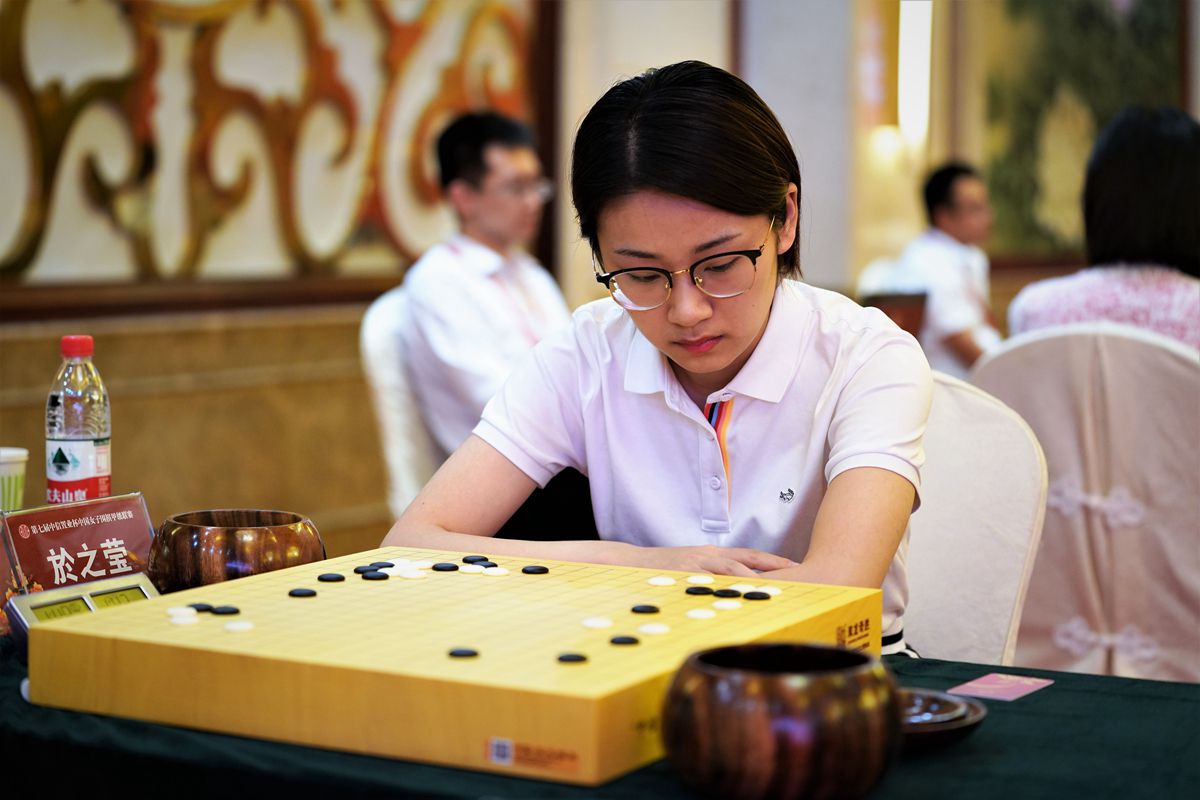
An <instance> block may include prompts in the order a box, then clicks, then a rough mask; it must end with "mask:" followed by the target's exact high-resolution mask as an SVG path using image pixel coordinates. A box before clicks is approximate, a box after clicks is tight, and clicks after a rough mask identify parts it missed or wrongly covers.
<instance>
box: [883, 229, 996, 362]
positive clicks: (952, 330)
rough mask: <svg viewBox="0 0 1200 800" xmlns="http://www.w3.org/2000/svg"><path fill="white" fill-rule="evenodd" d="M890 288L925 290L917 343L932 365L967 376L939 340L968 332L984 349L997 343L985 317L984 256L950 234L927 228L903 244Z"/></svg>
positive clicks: (986, 283) (954, 356)
mask: <svg viewBox="0 0 1200 800" xmlns="http://www.w3.org/2000/svg"><path fill="white" fill-rule="evenodd" d="M889 281H890V283H891V284H892V285H893V290H894V291H913V290H920V291H924V292H926V298H925V322H924V324H923V325H922V327H921V346H922V347H924V348H925V355H926V357H927V358H928V359H929V364H930V366H931V367H932V368H933V369H936V370H939V371H940V372H945V373H948V374H950V375H953V376H955V377H957V378H962V379H964V380H965V379H966V377H967V373H968V372H969V367H967V366H966V365H965V364H963V363H962V361H961V360H959V358H958V356H957V355H955V353H954V351H952V350H951V349H950V348H948V347H946V345H945V344H943V341H944V340H945V338H946V337H947V336H952V335H954V334H956V333H961V332H962V331H970V332H971V336H972V338H973V339H974V340H975V343H976V344H977V345H979V347H980V348H981V349H982V350H983V351H984V352H987V351H989V350H994V349H995V348H996V347H997V346H998V345H999V344H1000V333H999V331H997V330H996V329H995V328H993V327H992V326H991V325H990V324H989V323H988V321H987V308H988V295H989V292H990V288H989V281H988V258H987V254H986V253H984V252H983V251H982V250H980V249H979V248H978V247H975V246H973V245H969V244H963V243H962V242H960V241H958V240H957V239H955V238H954V237H953V236H950V235H949V234H947V233H945V232H944V231H941V230H938V229H937V228H930V229H929V230H927V231H925V232H924V233H922V234H921V235H920V236H918V237H917V238H916V239H913V240H912V241H911V242H909V244H908V246H907V247H906V248H904V253H903V254H902V255H901V256H900V260H899V261H898V262H896V266H895V267H894V269H893V271H892V274H891V276H890V278H889Z"/></svg>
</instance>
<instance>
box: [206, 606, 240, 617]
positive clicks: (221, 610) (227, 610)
mask: <svg viewBox="0 0 1200 800" xmlns="http://www.w3.org/2000/svg"><path fill="white" fill-rule="evenodd" d="M212 613H214V614H220V615H221V616H223V617H224V616H229V615H232V614H240V613H242V612H241V609H239V608H238V607H237V606H214V607H213V610H212Z"/></svg>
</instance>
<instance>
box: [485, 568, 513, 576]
mask: <svg viewBox="0 0 1200 800" xmlns="http://www.w3.org/2000/svg"><path fill="white" fill-rule="evenodd" d="M483 574H484V575H507V574H508V570H506V569H505V568H504V567H484V568H483Z"/></svg>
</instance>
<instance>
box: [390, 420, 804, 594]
mask: <svg viewBox="0 0 1200 800" xmlns="http://www.w3.org/2000/svg"><path fill="white" fill-rule="evenodd" d="M536 486H537V484H536V483H535V482H534V481H533V479H531V478H530V477H529V476H528V475H526V474H525V473H524V472H522V471H521V470H520V469H518V468H517V466H516V465H515V464H513V463H512V462H511V461H509V460H508V459H507V458H505V457H504V456H502V455H501V454H500V451H498V450H497V449H496V448H494V447H492V446H491V445H490V444H488V443H487V442H485V441H483V440H482V439H480V438H479V437H477V436H469V437H468V438H467V441H465V442H464V443H463V445H462V447H460V448H458V450H456V451H455V452H454V454H453V455H451V456H450V458H448V459H447V460H446V463H444V464H443V465H442V467H441V468H440V469H439V470H438V471H437V473H436V474H434V476H433V478H432V479H430V481H429V483H428V484H426V486H425V488H424V489H422V490H421V493H420V494H418V495H417V498H416V499H415V500H413V502H412V503H411V504H410V505H409V507H408V508H407V509H405V511H404V513H403V514H402V515H401V516H400V519H399V520H397V521H396V524H395V525H393V526H392V529H391V530H390V531H388V534H387V536H385V537H384V539H383V545H384V546H388V545H398V546H403V547H416V548H428V549H436V550H452V551H459V552H474V551H478V550H481V549H482V550H485V551H486V553H485V554H486V555H501V556H504V555H508V556H526V557H531V558H548V559H554V560H557V561H585V562H591V563H597V564H619V565H625V566H638V567H652V568H657V569H669V570H682V571H696V572H715V573H718V574H724V575H742V576H747V577H749V576H752V575H754V574H755V573H754V570H772V569H784V568H786V567H790V566H795V562H793V561H791V560H789V559H786V558H783V557H781V556H776V555H772V554H770V553H763V552H761V551H758V550H750V549H747V548H718V547H712V546H698V547H638V546H637V545H632V544H626V543H624V542H614V541H562V542H531V541H525V540H521V539H495V538H491V537H493V536H494V534H495V533H496V531H497V530H499V529H500V526H501V525H503V524H504V522H505V521H506V520H507V519H508V518H509V517H510V516H512V514H513V513H514V512H515V511H516V510H517V509H518V508H519V507H520V505H521V504H522V503H523V502H525V500H526V498H528V497H529V495H530V494H531V493H532V492H533V490H534V488H536ZM481 539H484V540H485V541H481Z"/></svg>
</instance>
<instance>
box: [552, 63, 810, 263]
mask: <svg viewBox="0 0 1200 800" xmlns="http://www.w3.org/2000/svg"><path fill="white" fill-rule="evenodd" d="M789 183H794V184H796V187H797V189H799V187H800V165H799V164H798V163H797V161H796V152H795V150H793V149H792V145H791V143H790V142H789V141H788V138H787V134H785V133H784V132H783V127H782V126H781V125H780V124H779V120H777V119H776V118H775V114H774V113H772V112H771V109H770V108H768V107H767V104H766V103H764V102H763V100H762V98H761V97H759V96H758V94H757V93H755V91H754V90H753V89H751V88H750V87H749V86H748V85H746V83H745V82H744V81H742V80H741V79H740V78H737V77H735V76H734V75H731V74H729V73H728V72H726V71H725V70H722V69H718V68H716V67H713V66H710V65H708V64H704V63H702V62H700V61H682V62H680V63H678V64H671V65H670V66H666V67H661V68H658V69H651V70H647V71H646V72H644V73H642V74H641V75H638V76H637V77H635V78H630V79H629V80H626V81H622V82H621V83H618V84H617V85H616V86H613V87H612V88H611V89H609V90H608V91H607V92H605V93H604V96H603V97H601V98H600V99H599V100H598V101H596V104H595V105H594V106H592V110H591V111H589V112H588V114H587V116H586V117H584V119H583V123H582V124H581V125H580V126H579V133H578V134H576V136H575V152H574V157H573V165H572V168H571V194H572V199H573V200H574V202H575V210H576V211H577V212H578V214H579V229H580V233H581V234H582V235H583V236H584V237H586V238H587V240H588V242H589V243H590V244H591V246H592V252H593V253H595V254H596V255H597V257H599V253H600V244H599V241H598V240H597V238H596V226H597V223H598V221H599V217H600V212H601V211H603V210H604V208H605V206H607V205H608V204H609V203H611V202H612V201H613V200H616V199H618V198H621V197H625V196H627V195H630V194H633V193H634V192H636V191H639V190H642V189H654V190H657V191H660V192H665V193H667V194H673V195H678V196H680V197H686V198H688V199H690V200H696V201H699V202H701V203H705V204H707V205H710V206H712V207H713V208H719V209H721V210H722V211H728V212H730V213H733V214H741V215H743V216H753V215H756V214H766V215H768V216H774V217H775V222H776V224H780V223H782V222H783V220H784V218H785V216H786V210H787V191H788V184H789ZM798 210H799V197H797V211H798ZM799 233H800V232H799V226H797V230H796V240H795V242H793V244H792V247H791V249H789V250H788V252H786V253H784V254H783V255H781V256H780V257H779V275H780V277H784V276H788V275H795V276H799V274H800V235H799Z"/></svg>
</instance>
